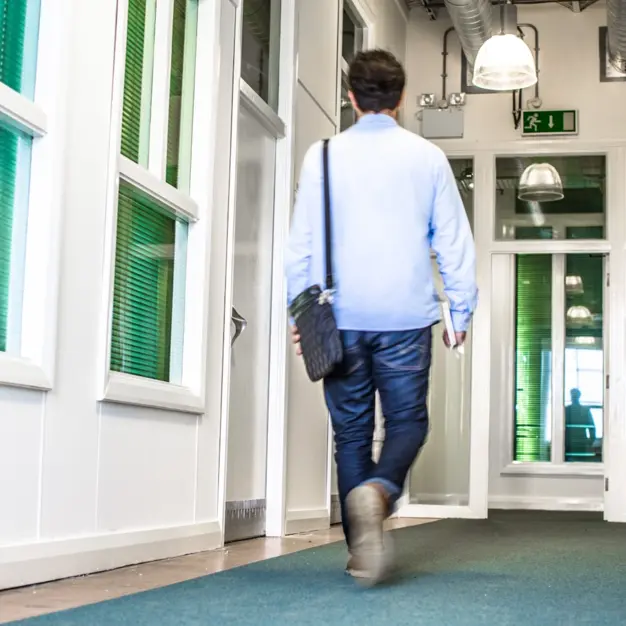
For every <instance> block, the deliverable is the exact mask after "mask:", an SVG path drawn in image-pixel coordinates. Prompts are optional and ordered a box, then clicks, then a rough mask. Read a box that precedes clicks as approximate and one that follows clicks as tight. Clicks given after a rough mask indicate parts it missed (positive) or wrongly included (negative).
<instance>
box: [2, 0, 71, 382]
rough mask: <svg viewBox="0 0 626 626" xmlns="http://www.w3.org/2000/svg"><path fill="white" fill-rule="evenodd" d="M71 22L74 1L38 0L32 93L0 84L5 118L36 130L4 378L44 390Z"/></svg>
mask: <svg viewBox="0 0 626 626" xmlns="http://www.w3.org/2000/svg"><path fill="white" fill-rule="evenodd" d="M71 22H72V17H71V11H70V7H69V3H65V2H62V3H59V2H58V1H55V0H41V6H40V15H39V36H38V45H37V73H36V81H35V93H34V99H33V100H30V99H28V98H26V97H25V96H23V95H21V94H19V93H17V92H15V91H13V90H12V89H10V88H9V87H7V86H6V85H4V84H0V118H1V119H2V121H3V122H4V123H6V124H9V125H12V126H14V127H15V128H17V129H19V130H21V131H23V132H24V133H26V134H27V135H30V136H31V137H32V138H33V143H32V155H31V169H30V185H29V196H28V225H27V231H26V241H25V248H26V249H25V259H24V267H23V272H24V275H23V299H22V308H21V319H20V326H21V330H20V333H19V341H17V342H16V344H15V345H13V346H12V348H13V349H12V350H11V353H9V352H2V353H0V385H8V386H15V387H25V388H30V389H39V390H43V391H48V390H50V389H52V388H53V386H54V370H55V350H56V336H57V330H56V329H57V309H58V283H59V245H60V234H61V228H60V226H61V223H62V201H63V186H64V170H65V161H64V158H63V145H64V140H65V139H64V131H65V118H66V114H67V108H66V99H65V94H66V84H67V78H68V61H69V54H68V51H69V47H70V36H69V35H70V24H71ZM8 330H9V341H11V338H10V334H11V328H10V326H9V329H8Z"/></svg>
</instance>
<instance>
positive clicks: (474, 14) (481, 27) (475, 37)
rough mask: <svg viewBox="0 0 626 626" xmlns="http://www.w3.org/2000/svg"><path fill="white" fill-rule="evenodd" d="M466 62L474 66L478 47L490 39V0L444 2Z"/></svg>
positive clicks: (451, 0) (452, 0) (450, 0)
mask: <svg viewBox="0 0 626 626" xmlns="http://www.w3.org/2000/svg"><path fill="white" fill-rule="evenodd" d="M444 2H445V5H446V8H447V9H448V14H449V15H450V19H451V21H452V25H453V26H454V28H455V30H456V32H457V35H458V37H459V40H460V42H461V46H462V48H463V51H464V52H465V56H466V57H467V61H468V63H469V64H470V66H471V67H473V66H474V61H475V60H476V55H477V54H478V51H479V50H480V47H481V46H482V45H483V43H485V41H487V39H489V37H491V29H492V23H493V20H492V15H491V13H492V11H491V1H490V0H444Z"/></svg>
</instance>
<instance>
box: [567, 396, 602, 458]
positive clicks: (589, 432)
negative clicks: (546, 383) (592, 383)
mask: <svg viewBox="0 0 626 626" xmlns="http://www.w3.org/2000/svg"><path fill="white" fill-rule="evenodd" d="M570 397H571V399H572V403H571V404H570V405H569V406H566V407H565V455H566V457H567V459H568V460H571V461H585V460H586V459H585V457H586V456H588V455H589V454H590V453H593V452H594V442H595V440H596V426H595V422H594V421H593V416H592V415H591V409H590V408H589V407H588V406H583V405H582V404H581V403H580V397H581V393H580V390H579V389H572V390H571V391H570ZM577 455H581V456H580V457H578V456H577Z"/></svg>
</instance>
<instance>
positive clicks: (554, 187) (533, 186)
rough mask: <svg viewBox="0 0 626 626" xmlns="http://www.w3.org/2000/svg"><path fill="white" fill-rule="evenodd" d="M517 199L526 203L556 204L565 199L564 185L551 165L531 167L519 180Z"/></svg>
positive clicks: (544, 164)
mask: <svg viewBox="0 0 626 626" xmlns="http://www.w3.org/2000/svg"><path fill="white" fill-rule="evenodd" d="M517 197H518V198H519V199H520V200H525V201H526V202H554V201H555V200H562V199H563V183H562V182H561V177H560V176H559V173H558V172H557V171H556V168H555V167H553V166H552V165H550V164H549V163H533V164H532V165H529V166H528V167H527V168H526V169H525V170H524V172H523V173H522V175H521V176H520V179H519V191H518V192H517Z"/></svg>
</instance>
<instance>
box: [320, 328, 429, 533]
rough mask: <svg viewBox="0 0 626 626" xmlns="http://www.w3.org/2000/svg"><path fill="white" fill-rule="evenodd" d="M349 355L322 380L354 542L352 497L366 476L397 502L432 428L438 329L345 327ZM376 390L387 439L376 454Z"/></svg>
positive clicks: (342, 497) (345, 521)
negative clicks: (434, 338)
mask: <svg viewBox="0 0 626 626" xmlns="http://www.w3.org/2000/svg"><path fill="white" fill-rule="evenodd" d="M342 339H343V344H344V361H343V363H342V365H341V366H340V367H339V368H338V369H337V370H336V371H335V372H334V373H333V374H332V375H331V376H329V377H328V378H326V380H325V381H324V392H325V395H326V403H327V405H328V409H329V411H330V415H331V419H332V424H333V430H334V432H335V447H336V453H335V459H336V461H337V478H338V483H339V498H340V500H341V512H342V518H343V529H344V533H345V535H346V541H347V542H348V545H349V544H350V529H349V525H348V516H347V514H346V507H345V502H346V497H347V496H348V494H349V493H350V491H352V490H353V489H354V488H355V487H358V486H359V485H361V484H363V483H372V482H377V483H380V484H381V485H382V486H383V487H384V488H385V490H386V491H387V493H388V494H389V497H390V505H392V506H393V504H395V501H396V500H397V499H398V497H399V496H400V495H401V494H402V490H403V487H404V482H405V480H406V477H407V474H408V472H409V470H410V469H411V466H412V465H413V462H414V461H415V459H416V458H417V455H418V453H419V451H420V449H421V447H422V445H423V444H424V441H425V440H426V436H427V434H428V410H427V406H426V398H427V395H428V375H429V370H430V360H431V349H432V330H431V328H430V327H429V328H422V329H419V330H411V331H398V332H378V333H374V332H361V331H342ZM376 391H378V393H379V395H380V401H381V405H382V411H383V415H384V417H385V441H384V444H383V448H382V451H381V454H380V458H379V460H378V463H374V461H373V459H372V444H373V439H374V426H375V423H374V420H375V418H374V410H375V409H374V407H375V396H376Z"/></svg>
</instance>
